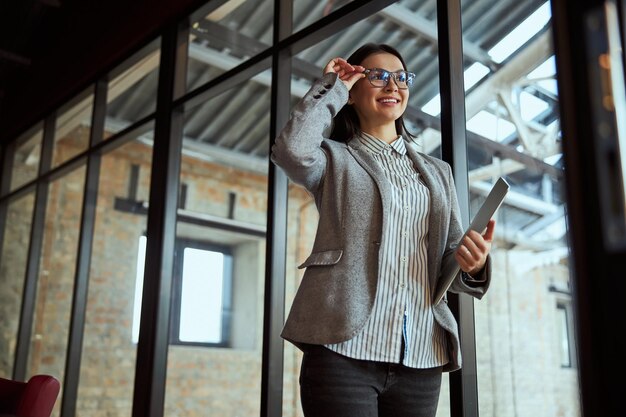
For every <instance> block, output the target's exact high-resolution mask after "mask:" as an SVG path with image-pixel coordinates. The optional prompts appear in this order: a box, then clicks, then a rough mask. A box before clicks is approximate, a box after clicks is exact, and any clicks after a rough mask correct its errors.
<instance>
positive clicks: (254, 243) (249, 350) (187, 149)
mask: <svg viewBox="0 0 626 417" xmlns="http://www.w3.org/2000/svg"><path fill="white" fill-rule="evenodd" d="M270 80H271V72H270V70H266V71H263V72H261V73H259V74H257V75H255V76H253V77H251V79H250V80H248V81H246V82H245V83H243V84H240V85H238V86H236V87H234V88H232V89H230V90H227V91H226V92H224V93H222V94H220V95H218V96H215V97H211V98H209V99H207V100H206V101H205V102H204V103H202V104H201V105H198V106H196V107H195V108H189V109H187V110H186V112H185V116H184V117H185V125H184V139H183V151H182V160H181V170H180V184H181V187H180V192H179V196H178V204H179V205H178V207H179V208H178V221H177V225H176V245H175V257H174V270H173V280H172V281H173V283H172V294H173V295H172V310H171V315H170V324H171V340H170V347H169V353H168V369H167V383H166V395H165V397H166V398H165V415H185V416H205V415H207V410H210V414H211V415H216V416H217V415H219V416H233V417H234V416H248V415H258V414H259V413H260V395H261V393H260V387H261V364H262V341H263V332H262V329H263V293H264V291H263V290H264V274H265V233H266V222H267V220H266V219H267V167H268V162H269V161H268V148H269V119H270V116H269V106H270Z"/></svg>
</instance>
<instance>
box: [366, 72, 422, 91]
mask: <svg viewBox="0 0 626 417" xmlns="http://www.w3.org/2000/svg"><path fill="white" fill-rule="evenodd" d="M372 71H382V72H383V76H384V74H385V73H387V74H389V75H390V77H388V78H387V82H386V83H385V85H380V86H378V85H374V83H373V82H372V79H371V78H370V76H369V74H370V73H371V72H372ZM401 73H406V75H407V81H406V87H400V84H399V83H398V76H399V75H400V74H401ZM363 74H365V75H366V76H367V80H368V81H369V82H370V85H371V86H372V87H374V88H385V87H387V86H388V85H389V82H390V81H391V78H393V81H394V82H395V83H396V87H398V89H400V90H408V89H409V88H410V87H411V86H412V85H413V81H414V80H415V73H413V72H410V71H406V70H400V71H396V72H392V71H387V70H386V69H383V68H368V69H366V70H365V71H363Z"/></svg>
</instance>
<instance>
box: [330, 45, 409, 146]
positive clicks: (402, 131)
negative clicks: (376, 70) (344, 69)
mask: <svg viewBox="0 0 626 417" xmlns="http://www.w3.org/2000/svg"><path fill="white" fill-rule="evenodd" d="M381 52H386V53H389V54H392V55H395V56H396V57H397V58H398V59H399V60H400V62H402V67H403V68H404V70H405V71H407V68H406V63H405V62H404V58H402V55H400V52H398V51H397V50H396V49H395V48H393V47H391V46H389V45H385V44H376V43H366V44H365V45H363V46H361V47H360V48H359V49H357V50H356V51H354V53H353V54H352V55H350V57H348V62H349V63H350V64H352V65H360V64H361V63H362V62H363V61H364V60H365V58H367V57H368V56H370V55H372V54H377V53H381ZM333 122H334V123H333V129H332V131H331V133H330V138H331V139H333V140H336V141H338V142H347V141H349V140H350V139H351V138H352V137H354V136H356V135H360V134H361V123H360V122H359V116H358V115H357V113H356V111H355V110H354V107H352V106H349V105H345V106H343V108H342V109H341V110H340V111H339V113H337V115H336V116H335V118H334V120H333ZM395 124H396V133H397V134H398V135H403V136H405V137H406V138H408V139H414V138H415V137H414V136H413V135H412V134H411V133H410V132H409V131H408V130H407V128H406V125H405V124H404V120H403V119H402V116H400V117H399V118H398V119H396V121H395Z"/></svg>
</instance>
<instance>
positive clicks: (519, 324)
mask: <svg viewBox="0 0 626 417" xmlns="http://www.w3.org/2000/svg"><path fill="white" fill-rule="evenodd" d="M465 3H466V4H465V6H464V7H463V10H464V12H463V28H464V34H463V37H464V42H465V44H464V51H467V50H469V49H472V48H475V47H476V46H477V45H484V47H485V48H488V50H486V51H483V52H486V53H487V55H488V56H489V60H488V61H482V62H481V63H480V65H484V66H485V67H487V68H489V69H490V71H489V72H488V73H487V74H485V75H483V76H482V78H480V79H479V80H478V81H477V82H476V83H475V85H474V86H473V88H471V89H468V90H467V91H466V113H467V129H468V131H469V132H471V134H468V144H469V149H468V159H469V160H468V166H469V168H470V172H469V179H470V215H471V216H473V215H474V214H475V213H476V211H477V209H478V208H479V207H480V205H481V203H482V201H484V199H485V197H486V194H487V193H488V191H489V189H490V188H491V186H492V184H493V183H494V182H495V180H496V179H497V178H498V177H504V178H505V179H506V180H507V181H508V182H509V184H511V189H510V191H509V193H508V195H507V197H506V199H505V201H504V204H503V205H502V206H501V208H500V209H499V210H498V213H497V214H496V221H497V225H496V237H495V240H494V244H493V246H492V259H493V269H492V270H493V276H492V283H491V286H490V288H489V291H488V293H487V295H486V296H485V297H484V298H483V299H482V300H481V301H476V302H475V303H474V307H475V323H476V344H477V349H476V352H477V370H478V391H479V399H478V404H479V408H480V414H481V415H496V416H505V417H506V416H515V415H533V416H535V417H552V416H555V415H566V416H579V415H580V403H579V400H578V375H577V370H576V368H575V364H571V366H569V365H566V364H567V363H569V360H570V358H574V357H575V354H573V352H571V351H569V349H570V348H573V347H574V343H573V340H574V339H573V329H572V326H571V323H570V322H569V320H568V318H567V311H568V309H570V307H571V287H570V285H569V263H568V247H567V238H566V227H565V201H564V190H563V188H562V187H563V181H562V180H563V170H562V168H563V166H562V160H561V159H562V158H561V137H560V131H559V130H560V128H559V120H558V95H557V90H556V83H555V68H554V58H553V51H552V50H551V49H550V48H549V47H547V46H546V45H550V41H549V39H550V38H549V36H550V25H551V22H550V8H549V3H548V2H545V1H532V2H524V3H519V4H517V5H516V6H515V7H513V8H510V7H508V6H507V5H505V4H504V3H501V2H497V1H492V2H487V3H484V4H483V3H481V4H479V2H470V1H469V0H468V1H466V2H465ZM481 7H483V8H486V9H481ZM507 7H508V8H507ZM505 11H506V13H505V14H502V13H504V12H505ZM504 15H506V18H505V19H502V16H504ZM466 46H469V47H466ZM479 55H481V54H479ZM481 56H484V55H481ZM465 61H466V62H465V64H466V74H467V71H468V70H469V69H470V68H471V67H472V66H473V65H475V63H476V59H473V58H472V57H470V56H468V55H467V53H466V57H465ZM466 81H467V80H466ZM529 161H530V162H529ZM532 381H541V384H536V383H534V382H532Z"/></svg>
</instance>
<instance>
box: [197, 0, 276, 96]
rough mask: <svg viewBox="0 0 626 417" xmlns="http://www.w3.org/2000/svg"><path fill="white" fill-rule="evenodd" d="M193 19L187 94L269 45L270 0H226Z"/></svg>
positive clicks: (270, 32) (271, 9)
mask: <svg viewBox="0 0 626 417" xmlns="http://www.w3.org/2000/svg"><path fill="white" fill-rule="evenodd" d="M208 6H209V7H211V3H208ZM205 8H206V7H205ZM195 15H199V17H194V18H192V23H191V30H190V33H189V51H188V52H189V62H188V65H187V90H189V91H191V90H194V89H195V88H197V87H199V86H201V85H202V84H205V83H206V82H208V81H210V80H212V79H213V78H215V77H217V76H218V75H220V74H222V73H224V72H226V71H228V70H230V69H232V68H235V67H236V66H237V65H239V64H241V63H242V62H244V61H245V60H247V59H248V58H250V57H253V56H255V55H257V54H258V53H259V52H261V51H263V50H264V49H267V48H268V47H269V46H270V45H271V44H272V37H273V24H274V1H273V0H229V1H226V2H224V4H223V5H222V6H220V7H218V8H217V9H215V10H213V11H211V12H209V13H204V12H202V11H199V12H197V13H195Z"/></svg>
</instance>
